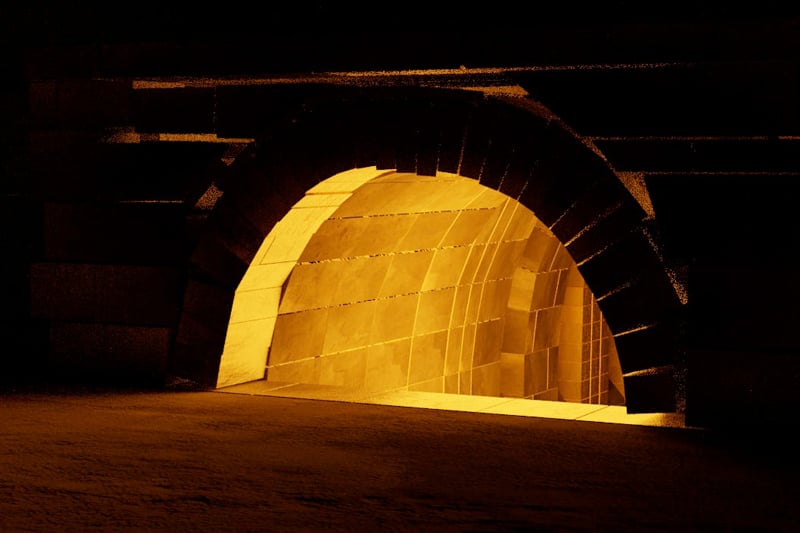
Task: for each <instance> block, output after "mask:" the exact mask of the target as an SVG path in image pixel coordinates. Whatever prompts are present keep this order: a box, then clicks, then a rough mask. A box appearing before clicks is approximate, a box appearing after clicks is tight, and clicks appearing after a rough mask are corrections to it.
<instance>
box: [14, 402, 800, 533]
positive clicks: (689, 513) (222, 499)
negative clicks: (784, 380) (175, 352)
mask: <svg viewBox="0 0 800 533" xmlns="http://www.w3.org/2000/svg"><path fill="white" fill-rule="evenodd" d="M0 420H2V423H0V531H2V532H4V533H5V532H9V533H12V532H13V533H16V532H27V531H30V532H48V531H59V532H73V531H74V532H85V531H171V532H179V531H194V532H198V531H214V532H217V531H322V530H336V531H378V530H381V531H615V532H629V531H650V530H652V531H786V532H789V531H797V530H798V524H800V509H798V507H797V505H796V503H797V495H796V492H797V491H796V479H797V467H796V465H795V464H794V463H793V462H788V461H790V460H792V458H791V454H790V453H789V450H790V448H791V445H790V444H788V442H787V441H781V440H778V437H776V436H772V437H766V436H763V439H762V437H761V436H758V435H755V434H752V433H751V434H748V433H747V432H746V431H745V430H742V431H741V432H740V433H738V434H733V433H728V434H725V435H722V434H719V433H713V432H711V431H708V430H695V429H676V428H654V427H642V426H627V425H616V424H605V423H592V422H574V421H565V420H553V419H541V418H525V417H515V416H497V415H485V414H477V413H460V412H445V411H436V410H419V409H409V408H400V407H388V406H377V405H363V404H348V403H338V402H326V401H311V400H298V399H287V398H274V397H263V396H248V395H238V394H226V393H221V392H208V391H186V392H150V391H121V392H120V391H117V392H114V391H101V392H97V391H90V392H64V391H58V392H55V393H52V392H48V393H42V392H19V391H17V392H9V391H6V392H4V393H3V394H2V395H0ZM771 439H775V440H771Z"/></svg>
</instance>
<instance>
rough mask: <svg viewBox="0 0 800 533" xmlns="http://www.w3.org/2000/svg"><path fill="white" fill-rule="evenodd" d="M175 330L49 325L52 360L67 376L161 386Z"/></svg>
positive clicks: (71, 324) (65, 324) (77, 324)
mask: <svg viewBox="0 0 800 533" xmlns="http://www.w3.org/2000/svg"><path fill="white" fill-rule="evenodd" d="M171 335H172V330H171V329H169V328H163V327H142V326H124V325H119V324H98V323H78V322H69V323H66V322H54V323H52V324H51V325H50V360H51V364H52V365H53V367H54V368H55V369H57V370H58V371H63V373H64V374H66V375H67V376H73V377H78V378H79V377H89V379H92V380H94V379H102V380H103V381H104V382H106V383H107V382H108V381H117V380H123V381H130V382H132V383H137V382H140V381H142V380H146V381H153V382H161V381H163V380H164V378H165V376H166V369H167V359H168V356H169V351H170V337H171Z"/></svg>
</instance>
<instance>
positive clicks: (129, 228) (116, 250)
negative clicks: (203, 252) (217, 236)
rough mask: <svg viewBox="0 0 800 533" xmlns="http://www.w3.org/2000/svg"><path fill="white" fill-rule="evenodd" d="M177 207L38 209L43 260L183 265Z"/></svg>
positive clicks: (185, 250) (181, 216) (184, 240)
mask: <svg viewBox="0 0 800 533" xmlns="http://www.w3.org/2000/svg"><path fill="white" fill-rule="evenodd" d="M185 216H186V212H185V208H184V206H183V205H180V204H171V203H163V204H159V203H146V204H118V203H113V204H95V203H93V204H87V203H75V204H73V203H55V202H48V203H45V204H44V223H43V224H44V257H45V259H47V260H49V261H67V262H73V263H82V262H95V263H126V264H150V265H152V264H163V265H166V264H183V263H185V261H186V260H187V258H188V255H189V247H190V243H189V242H188V236H187V232H186V220H185Z"/></svg>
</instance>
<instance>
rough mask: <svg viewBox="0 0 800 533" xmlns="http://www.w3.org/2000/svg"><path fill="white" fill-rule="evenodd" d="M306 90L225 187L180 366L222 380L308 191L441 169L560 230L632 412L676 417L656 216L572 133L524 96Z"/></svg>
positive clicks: (675, 341) (191, 297)
mask: <svg viewBox="0 0 800 533" xmlns="http://www.w3.org/2000/svg"><path fill="white" fill-rule="evenodd" d="M306 90H307V91H308V93H305V92H302V91H301V92H302V93H303V94H300V95H292V96H286V97H285V98H286V101H284V102H283V104H284V105H283V106H280V107H277V106H276V107H275V108H276V109H281V112H280V113H279V114H277V115H275V116H274V117H272V120H271V122H270V123H269V124H267V125H266V127H265V129H264V130H263V131H262V133H261V134H260V135H258V136H257V137H256V139H257V141H256V143H255V144H254V145H253V146H252V147H251V148H250V149H248V150H247V151H245V152H244V153H243V154H242V155H241V156H240V157H239V158H238V159H237V161H236V162H235V163H234V164H233V165H232V167H231V172H230V174H229V175H228V176H227V177H226V178H225V180H224V182H222V183H221V184H220V185H221V188H222V189H223V191H224V194H223V196H222V198H221V199H220V201H219V202H218V203H217V205H216V207H215V210H214V212H213V214H212V216H211V217H210V218H209V220H208V221H207V227H206V232H205V234H204V236H203V237H202V238H201V239H200V240H199V242H198V243H197V247H196V249H195V251H194V254H193V256H192V269H191V271H190V279H189V282H188V285H187V290H186V295H185V298H184V305H183V312H182V315H181V320H180V326H179V332H178V337H177V341H176V349H175V353H174V357H173V361H172V363H173V366H177V367H181V368H182V369H184V370H185V369H190V370H189V371H190V372H191V373H193V374H194V377H196V378H198V379H199V380H200V381H203V382H205V383H212V382H213V376H214V375H215V374H216V368H218V365H219V357H220V354H221V353H222V346H223V343H224V339H225V331H226V327H227V323H228V316H229V313H230V309H231V304H232V301H233V295H234V291H235V289H236V286H237V285H238V282H239V280H240V279H241V277H242V276H243V274H244V272H245V270H246V268H247V266H248V265H249V263H250V260H251V259H252V257H253V256H254V255H255V253H256V251H257V250H258V248H259V246H260V245H261V242H262V241H263V239H264V237H265V236H266V235H267V233H268V232H269V230H270V229H271V228H272V227H273V226H274V225H275V223H277V222H278V221H279V220H281V219H282V218H283V216H284V215H285V214H286V213H287V212H288V211H289V210H290V209H291V207H292V205H294V203H295V202H297V201H299V200H300V199H301V198H302V197H303V195H304V194H305V192H306V191H307V190H308V189H310V188H311V187H313V186H314V185H315V184H317V183H318V182H320V181H322V180H324V179H326V178H327V177H329V176H332V175H334V174H337V173H339V172H342V171H345V170H349V169H353V168H358V167H364V166H373V165H374V166H376V167H377V168H378V169H396V170H397V171H399V172H414V173H417V174H419V175H433V174H435V172H436V171H437V170H439V171H443V172H451V173H456V174H459V175H461V176H464V177H468V178H472V179H476V180H478V181H479V182H480V183H481V184H482V185H484V186H486V187H489V188H492V189H496V190H498V191H500V192H502V193H504V194H506V195H508V196H510V197H511V198H514V199H516V200H518V201H519V202H520V203H521V204H523V205H524V206H526V207H528V208H529V209H530V210H531V211H533V212H534V213H535V214H536V216H537V217H538V218H539V219H540V220H542V221H543V222H544V223H545V224H546V225H547V226H548V227H549V228H550V229H551V230H552V232H553V234H555V235H556V236H557V237H558V238H559V240H560V241H561V242H562V243H564V245H565V246H566V248H567V250H568V251H569V253H570V254H571V255H572V257H573V259H574V260H575V261H576V263H577V264H578V268H579V270H580V272H581V275H582V276H583V277H584V279H585V281H586V283H587V285H588V286H589V287H590V288H591V290H592V292H593V293H594V295H595V296H596V297H597V299H598V304H599V305H600V308H601V310H602V312H603V315H604V317H605V319H606V321H607V323H608V325H609V327H610V329H611V331H612V334H613V335H614V339H615V343H616V345H617V351H618V354H619V358H620V364H621V367H622V370H623V373H624V379H625V388H626V393H627V407H628V411H629V412H646V411H671V410H674V409H675V391H674V377H673V360H674V358H675V353H676V350H677V349H678V347H679V341H680V339H679V330H678V324H679V318H680V302H679V300H678V298H677V295H676V294H675V291H674V289H673V287H672V285H671V283H670V280H669V276H668V275H667V273H666V271H665V270H664V268H663V266H662V264H661V262H660V260H659V257H658V254H657V252H656V251H655V250H654V248H653V246H652V245H651V242H650V239H649V237H648V233H647V231H646V224H647V221H646V218H647V214H646V212H645V211H644V210H643V208H642V207H641V206H640V205H639V203H638V202H637V201H636V199H635V198H634V197H633V196H632V195H631V194H630V192H629V191H628V190H627V188H626V187H625V186H624V185H623V184H622V183H621V182H620V180H619V179H618V177H617V176H616V175H615V174H614V172H613V171H612V169H610V168H609V166H608V165H607V164H606V162H605V161H604V160H603V158H602V157H601V156H599V155H598V154H597V153H595V152H594V151H593V150H591V149H590V147H588V146H587V145H585V144H584V143H583V142H582V141H581V140H580V139H578V138H577V137H576V136H575V135H573V134H572V132H571V131H570V130H569V128H568V127H567V126H566V125H565V124H563V123H562V122H561V121H559V120H558V119H557V118H555V117H552V116H550V115H549V114H548V113H547V112H546V110H542V109H541V107H540V106H538V105H536V104H535V102H532V101H530V100H528V99H526V98H524V97H516V96H504V97H491V96H486V95H484V94H483V93H480V92H473V91H456V90H449V89H436V88H411V87H398V88H380V89H376V88H375V89H373V88H366V87H361V88H354V89H343V88H341V87H335V88H333V93H334V95H333V96H332V95H331V94H330V92H331V91H330V90H328V91H318V92H314V88H307V89H306ZM321 95H325V96H324V97H323V96H321ZM184 373H186V372H184Z"/></svg>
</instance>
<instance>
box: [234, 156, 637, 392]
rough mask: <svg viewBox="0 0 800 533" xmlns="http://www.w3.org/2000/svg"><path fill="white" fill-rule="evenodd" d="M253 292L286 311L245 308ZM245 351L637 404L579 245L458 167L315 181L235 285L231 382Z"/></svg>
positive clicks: (296, 373) (276, 360)
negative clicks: (431, 173)
mask: <svg viewBox="0 0 800 533" xmlns="http://www.w3.org/2000/svg"><path fill="white" fill-rule="evenodd" d="M304 220H306V221H308V224H307V228H306V230H305V232H304V231H303V230H302V229H301V228H298V227H297V226H298V224H299V223H302V221H304ZM287 221H294V222H293V223H292V224H288V223H287ZM279 226H282V228H281V227H279ZM279 230H280V231H279ZM287 232H288V234H289V235H290V236H293V238H287V236H286V233H287ZM281 234H283V237H281ZM286 248H291V249H293V250H294V252H293V253H288V252H287V251H286V250H285V249H286ZM255 267H259V268H258V269H257V270H258V272H260V273H262V274H260V275H259V274H253V272H251V271H253V270H254V269H255ZM268 269H269V272H272V274H271V275H270V276H265V275H264V274H263V273H264V272H267V271H268ZM276 272H277V273H278V274H277V275H276V274H275V273H276ZM281 272H283V274H280V273H281ZM259 277H260V278H270V281H269V282H268V283H263V282H262V283H261V284H260V285H261V286H259V283H258V282H257V280H258V279H259ZM278 282H280V285H278ZM266 285H271V286H269V287H268V286H266ZM254 291H255V292H254ZM240 300H241V301H242V304H243V305H242V306H239V307H245V308H249V309H254V308H255V307H258V306H259V305H261V306H262V307H270V308H272V312H266V311H264V310H261V311H257V312H256V315H253V312H252V311H249V312H245V314H244V316H241V315H242V313H241V312H240V313H237V302H239V301H240ZM259 302H260V304H259ZM237 315H240V316H239V318H240V320H239V321H238V322H236V323H238V324H239V327H237V326H236V325H235V319H236V318H237ZM267 315H271V316H267ZM248 316H257V317H258V318H256V320H257V321H259V325H260V326H261V327H260V328H258V327H256V328H254V327H253V326H255V324H252V323H250V322H252V320H250V319H248ZM243 322H245V323H250V324H244V327H242V323H243ZM236 330H240V331H248V333H246V334H245V335H244V336H242V335H241V334H238V335H237V333H236ZM258 330H260V331H261V335H262V337H263V336H266V337H269V339H267V341H266V342H264V341H263V340H262V341H261V342H260V343H258V345H257V346H256V342H255V340H254V339H253V337H254V336H256V331H258ZM237 337H239V338H237ZM248 338H249V339H251V340H250V341H247V339H248ZM243 341H244V342H243ZM245 344H249V346H244V345H245ZM235 351H239V352H241V351H244V352H249V353H250V355H249V358H250V362H249V363H248V364H249V366H250V367H251V368H254V371H256V372H259V374H260V375H258V376H257V377H256V379H266V380H268V381H274V382H286V383H309V384H318V385H337V386H346V387H353V388H358V389H363V390H365V391H367V392H374V393H381V392H388V391H396V390H414V391H428V392H444V393H455V394H476V395H484V396H506V397H519V398H532V399H542V400H563V401H572V402H591V403H603V404H608V403H610V404H624V392H623V387H622V374H621V371H620V369H619V363H618V358H617V355H616V351H615V348H614V342H613V337H612V336H611V333H610V331H609V329H608V327H607V326H606V325H605V322H604V321H603V320H602V316H601V315H600V312H599V308H598V306H597V302H596V301H595V299H594V297H593V296H592V294H591V292H590V291H589V289H588V287H587V286H586V284H585V283H584V281H583V279H582V277H581V276H580V273H579V272H578V269H577V266H576V265H575V263H574V261H573V260H572V259H571V257H570V256H569V254H568V252H567V250H566V248H564V246H563V245H561V243H560V242H559V241H558V239H557V238H555V237H554V236H553V234H552V233H551V232H550V231H549V230H548V229H547V228H546V227H545V226H544V225H543V224H542V223H541V221H539V220H538V219H537V218H536V217H535V216H534V214H533V213H532V212H531V211H530V210H529V209H527V208H526V207H524V206H522V205H521V204H520V203H518V202H516V201H515V200H513V199H511V198H509V197H508V196H505V195H503V194H501V193H499V192H497V191H496V190H492V189H488V188H486V187H483V186H482V185H480V184H479V183H478V182H477V181H475V180H473V179H469V178H463V177H460V176H457V175H454V174H446V173H439V174H437V176H436V177H421V176H418V175H416V174H408V173H397V172H394V171H390V172H386V171H376V170H375V169H374V168H372V169H359V170H358V171H355V173H342V174H340V175H337V176H334V177H333V178H331V179H330V180H326V181H325V182H322V183H320V184H319V185H318V186H317V187H315V188H313V189H311V190H310V191H308V193H307V194H306V196H305V197H304V198H303V200H301V201H300V202H298V204H296V205H295V206H294V208H293V209H292V210H291V211H290V213H289V215H287V217H285V219H284V220H283V221H282V222H281V223H280V224H279V225H278V226H276V228H275V229H274V230H273V232H272V233H270V235H269V236H268V237H267V239H266V240H265V244H264V245H263V246H262V250H260V251H259V253H258V254H257V255H256V257H255V259H254V261H253V265H251V267H250V269H249V270H248V274H246V275H245V278H244V279H243V281H242V284H241V285H240V287H239V289H238V290H237V295H236V299H235V300H234V309H233V312H232V315H231V326H230V327H229V332H228V339H226V347H225V353H223V357H222V361H221V364H220V380H219V382H218V385H225V384H231V382H236V381H239V382H240V381H243V380H244V379H243V378H241V377H239V378H238V379H237V377H236V376H227V377H226V372H228V371H229V369H230V368H233V367H236V366H237V365H236V364H235V363H234V361H235V360H236V359H239V360H240V361H241V359H242V357H241V356H242V354H241V353H238V354H237V353H233V352H235ZM259 351H262V353H261V354H260V355H258V352H259ZM259 357H260V363H259V362H253V360H252V359H253V358H256V359H258V358H259ZM226 360H227V363H226ZM256 365H260V368H259V367H258V366H256ZM228 373H229V372H228ZM233 374H236V371H233ZM250 375H251V377H253V374H252V372H251V374H250Z"/></svg>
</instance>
